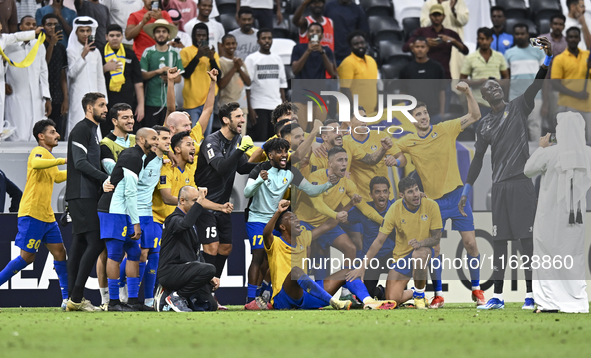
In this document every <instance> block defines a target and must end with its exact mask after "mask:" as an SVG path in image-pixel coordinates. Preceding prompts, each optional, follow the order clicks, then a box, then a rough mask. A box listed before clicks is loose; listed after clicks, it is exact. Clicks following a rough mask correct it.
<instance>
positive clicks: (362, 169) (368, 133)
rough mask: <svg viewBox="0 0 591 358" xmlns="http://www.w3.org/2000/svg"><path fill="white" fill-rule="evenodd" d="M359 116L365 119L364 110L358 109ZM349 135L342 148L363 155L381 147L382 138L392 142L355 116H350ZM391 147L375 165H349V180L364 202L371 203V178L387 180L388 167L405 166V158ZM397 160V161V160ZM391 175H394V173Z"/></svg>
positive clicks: (385, 133) (356, 161)
mask: <svg viewBox="0 0 591 358" xmlns="http://www.w3.org/2000/svg"><path fill="white" fill-rule="evenodd" d="M358 110H359V115H361V116H363V117H365V114H366V113H365V109H363V107H361V106H360V107H359V109H358ZM349 123H350V125H351V127H350V132H351V134H350V135H347V136H345V137H343V147H349V146H356V147H359V148H360V149H361V150H362V151H364V152H365V153H373V152H376V151H377V150H378V148H380V147H381V141H382V139H383V138H389V139H390V140H392V135H391V134H389V133H388V132H387V131H380V132H378V131H377V130H370V129H369V128H368V127H367V123H365V122H362V121H360V120H359V119H357V117H356V116H354V115H352V116H351V119H350V122H349ZM394 150H395V148H394V147H392V148H390V149H388V150H387V151H386V155H385V158H384V160H380V161H379V162H378V163H376V164H375V165H370V164H367V163H364V162H361V161H359V160H351V164H350V172H351V175H350V178H351V180H353V182H354V183H355V185H357V188H358V189H359V195H361V196H362V197H363V200H365V201H371V200H372V198H371V195H370V192H369V182H370V181H371V179H372V178H374V177H377V176H382V177H384V178H389V177H390V176H389V175H388V167H397V166H404V165H405V164H406V157H405V156H404V154H402V153H396V152H394ZM397 159H398V160H397ZM393 175H396V171H394V173H393ZM390 185H391V186H392V187H394V186H395V185H396V183H393V182H391V181H390ZM389 199H390V200H392V199H394V191H391V192H390V198H389Z"/></svg>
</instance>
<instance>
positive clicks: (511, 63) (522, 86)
mask: <svg viewBox="0 0 591 358" xmlns="http://www.w3.org/2000/svg"><path fill="white" fill-rule="evenodd" d="M528 30H529V28H528V26H527V24H523V23H519V24H515V26H513V35H514V37H515V46H514V47H511V48H510V49H508V50H507V52H505V59H506V60H507V65H508V67H509V68H508V69H509V75H510V76H511V87H510V89H509V101H512V100H514V99H515V98H516V97H518V96H520V95H522V94H523V93H524V92H525V90H526V89H527V88H528V87H529V86H530V85H531V84H532V82H533V81H534V79H535V78H536V73H537V72H538V69H539V68H540V65H541V64H542V63H543V62H544V58H545V54H544V51H543V50H542V49H539V48H536V47H532V46H530V44H529V32H528ZM535 102H536V106H535V108H534V110H533V111H532V112H531V113H530V115H529V117H528V118H527V126H528V129H529V140H530V141H532V140H535V139H536V138H540V137H541V136H542V116H541V114H540V108H541V107H542V103H541V102H542V96H541V93H538V94H537V95H536V98H535Z"/></svg>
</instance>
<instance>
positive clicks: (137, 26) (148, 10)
mask: <svg viewBox="0 0 591 358" xmlns="http://www.w3.org/2000/svg"><path fill="white" fill-rule="evenodd" d="M159 19H164V20H166V21H167V22H168V23H172V19H171V18H170V15H168V12H166V11H164V10H162V8H158V10H152V0H144V7H143V8H142V9H141V10H140V11H136V12H133V13H131V15H129V19H128V20H127V28H126V29H125V38H126V39H127V40H128V41H131V40H133V52H135V54H136V55H137V57H138V59H141V57H142V54H143V53H144V50H145V49H146V48H148V47H150V46H153V45H155V43H156V42H155V41H154V39H153V38H152V37H150V36H148V34H147V33H146V32H145V29H144V26H146V25H148V24H152V23H154V22H155V21H156V20H159ZM172 38H174V37H172Z"/></svg>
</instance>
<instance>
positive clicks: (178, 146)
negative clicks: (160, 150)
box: [152, 131, 234, 224]
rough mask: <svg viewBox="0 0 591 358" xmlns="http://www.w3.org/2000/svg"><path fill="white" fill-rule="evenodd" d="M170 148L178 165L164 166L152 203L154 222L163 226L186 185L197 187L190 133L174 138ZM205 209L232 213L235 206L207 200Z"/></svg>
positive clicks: (178, 134)
mask: <svg viewBox="0 0 591 358" xmlns="http://www.w3.org/2000/svg"><path fill="white" fill-rule="evenodd" d="M170 148H171V149H172V151H174V152H175V156H176V159H177V161H176V164H177V165H176V166H174V167H173V166H172V164H171V163H167V164H165V165H163V166H162V170H161V172H160V181H159V183H158V185H157V186H156V190H155V191H154V198H153V203H152V213H153V214H154V220H155V221H156V222H159V223H161V224H162V223H164V220H165V219H166V217H167V216H168V215H170V214H171V213H172V212H173V211H174V209H175V206H174V205H176V204H177V203H178V193H179V191H180V190H181V188H182V187H183V186H185V185H191V186H196V185H195V168H196V166H195V164H194V162H195V143H194V141H193V137H191V135H190V132H188V131H185V132H180V133H177V134H175V135H174V136H172V139H171V145H170ZM169 153H170V151H169ZM203 207H204V208H206V209H210V210H216V211H222V212H224V213H231V212H232V209H233V207H234V206H233V205H232V204H231V203H225V204H223V205H221V204H216V203H213V202H211V201H210V200H207V199H205V200H204V201H203Z"/></svg>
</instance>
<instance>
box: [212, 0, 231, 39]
mask: <svg viewBox="0 0 591 358" xmlns="http://www.w3.org/2000/svg"><path fill="white" fill-rule="evenodd" d="M215 4H216V6H217V8H218V12H219V13H220V16H221V15H222V14H232V15H236V0H216V2H215ZM226 32H227V31H226Z"/></svg>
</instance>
